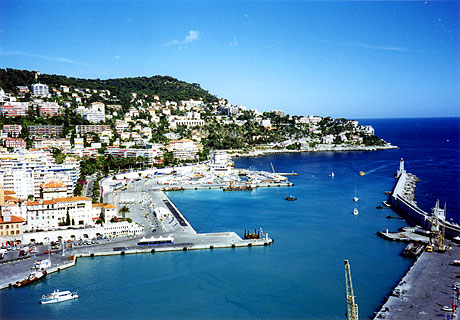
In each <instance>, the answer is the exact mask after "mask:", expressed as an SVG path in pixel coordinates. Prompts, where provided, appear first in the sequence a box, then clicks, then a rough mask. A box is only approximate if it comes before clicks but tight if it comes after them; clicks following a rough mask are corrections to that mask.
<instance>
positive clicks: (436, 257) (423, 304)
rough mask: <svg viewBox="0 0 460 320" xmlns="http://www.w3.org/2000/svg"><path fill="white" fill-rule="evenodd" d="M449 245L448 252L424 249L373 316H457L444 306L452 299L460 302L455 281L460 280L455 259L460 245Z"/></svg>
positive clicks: (398, 318) (398, 319) (400, 318)
mask: <svg viewBox="0 0 460 320" xmlns="http://www.w3.org/2000/svg"><path fill="white" fill-rule="evenodd" d="M449 246H450V249H448V250H447V251H446V252H427V251H425V252H423V253H422V254H421V255H420V256H419V257H418V259H417V260H416V262H415V263H414V264H413V265H412V267H411V268H410V269H409V271H408V272H407V273H406V274H405V276H404V277H403V278H402V279H401V281H400V282H399V283H398V285H397V286H396V287H395V288H394V290H393V291H392V293H391V296H390V297H389V298H388V300H387V301H386V302H385V303H384V305H383V306H382V308H381V309H380V310H379V311H378V312H377V313H376V314H375V318H374V319H376V320H379V319H387V320H408V319H420V320H425V319H426V320H431V319H447V317H446V316H449V317H451V319H454V317H453V312H449V311H443V310H442V308H443V307H444V306H447V307H451V303H454V304H457V305H458V302H457V301H454V300H456V298H458V293H457V292H456V291H455V290H453V284H454V283H456V282H460V267H459V266H456V265H454V264H453V261H454V260H456V259H460V246H459V245H457V244H453V243H449ZM457 316H458V309H457Z"/></svg>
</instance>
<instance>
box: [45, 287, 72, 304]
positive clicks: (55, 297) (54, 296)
mask: <svg viewBox="0 0 460 320" xmlns="http://www.w3.org/2000/svg"><path fill="white" fill-rule="evenodd" d="M77 298H78V294H77V293H76V292H70V291H59V290H55V291H53V293H51V294H49V295H43V296H42V298H41V299H40V303H41V304H49V303H57V302H63V301H67V300H73V299H77Z"/></svg>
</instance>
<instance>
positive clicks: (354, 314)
mask: <svg viewBox="0 0 460 320" xmlns="http://www.w3.org/2000/svg"><path fill="white" fill-rule="evenodd" d="M344 262H345V286H346V291H347V315H348V320H358V305H357V304H356V303H355V296H354V294H353V283H352V282H351V272H350V263H349V262H348V260H345V261H344Z"/></svg>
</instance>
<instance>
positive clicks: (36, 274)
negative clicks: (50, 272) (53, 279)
mask: <svg viewBox="0 0 460 320" xmlns="http://www.w3.org/2000/svg"><path fill="white" fill-rule="evenodd" d="M45 277H46V270H44V271H32V272H31V273H30V274H29V275H28V276H27V278H25V279H24V280H22V281H17V282H16V283H15V284H14V286H15V287H16V288H20V287H24V286H27V285H28V284H32V283H34V282H37V281H39V280H41V279H43V278H45Z"/></svg>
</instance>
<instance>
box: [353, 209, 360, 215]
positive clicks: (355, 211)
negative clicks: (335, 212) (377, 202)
mask: <svg viewBox="0 0 460 320" xmlns="http://www.w3.org/2000/svg"><path fill="white" fill-rule="evenodd" d="M358 213H359V211H358V208H354V209H353V214H354V215H355V216H357V215H358Z"/></svg>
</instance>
